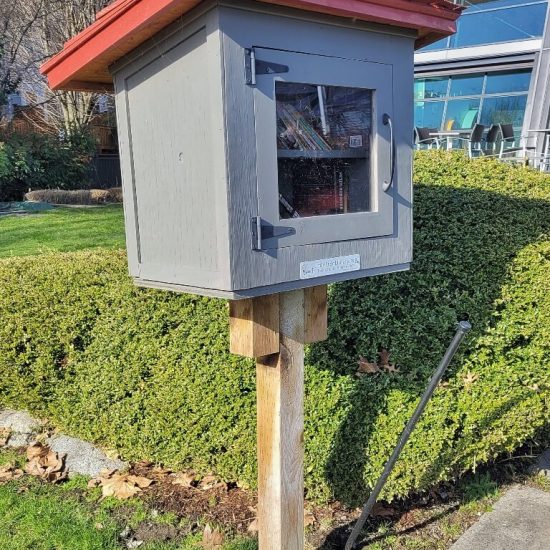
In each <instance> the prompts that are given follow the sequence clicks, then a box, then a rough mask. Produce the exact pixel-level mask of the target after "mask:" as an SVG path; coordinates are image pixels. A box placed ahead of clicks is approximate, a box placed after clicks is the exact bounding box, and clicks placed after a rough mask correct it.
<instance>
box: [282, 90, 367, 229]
mask: <svg viewBox="0 0 550 550" xmlns="http://www.w3.org/2000/svg"><path fill="white" fill-rule="evenodd" d="M275 95H276V99H277V153H278V154H277V156H278V174H279V175H278V177H279V214H280V216H281V218H301V217H310V216H328V215H334V214H346V213H351V212H368V211H369V210H370V209H371V204H370V147H371V130H372V90H366V89H360V88H347V87H341V86H316V85H312V84H300V83H294V82H276V84H275Z"/></svg>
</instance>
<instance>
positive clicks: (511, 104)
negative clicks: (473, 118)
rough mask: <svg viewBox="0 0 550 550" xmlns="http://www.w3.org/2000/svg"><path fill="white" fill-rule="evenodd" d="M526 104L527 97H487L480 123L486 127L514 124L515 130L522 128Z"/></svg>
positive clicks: (484, 101)
mask: <svg viewBox="0 0 550 550" xmlns="http://www.w3.org/2000/svg"><path fill="white" fill-rule="evenodd" d="M526 104H527V96H526V95H515V96H504V97H503V96H500V97H487V98H485V99H484V100H483V109H482V111H481V119H480V123H481V124H485V126H491V124H512V126H514V127H515V128H520V127H521V126H522V124H523V117H524V116H525V105H526Z"/></svg>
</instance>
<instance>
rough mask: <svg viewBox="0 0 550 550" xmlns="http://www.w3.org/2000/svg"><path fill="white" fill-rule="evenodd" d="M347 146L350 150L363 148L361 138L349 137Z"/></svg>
mask: <svg viewBox="0 0 550 550" xmlns="http://www.w3.org/2000/svg"><path fill="white" fill-rule="evenodd" d="M349 146H350V147H352V148H354V149H355V148H356V147H363V136H350V138H349Z"/></svg>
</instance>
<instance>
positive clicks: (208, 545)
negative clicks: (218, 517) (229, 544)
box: [201, 524, 224, 550]
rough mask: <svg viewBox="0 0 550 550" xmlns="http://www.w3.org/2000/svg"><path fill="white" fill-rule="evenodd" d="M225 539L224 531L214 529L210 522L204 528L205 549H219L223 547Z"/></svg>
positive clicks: (203, 540) (203, 541)
mask: <svg viewBox="0 0 550 550" xmlns="http://www.w3.org/2000/svg"><path fill="white" fill-rule="evenodd" d="M223 541H224V536H223V533H221V532H220V531H218V530H217V529H212V527H210V525H209V524H208V525H207V526H206V527H205V528H204V532H203V534H202V544H201V545H202V547H203V548H204V549H205V550H217V549H218V548H221V547H222V544H223Z"/></svg>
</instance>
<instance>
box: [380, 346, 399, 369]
mask: <svg viewBox="0 0 550 550" xmlns="http://www.w3.org/2000/svg"><path fill="white" fill-rule="evenodd" d="M390 355H391V354H390V352H389V351H388V350H387V349H381V350H380V351H379V352H378V356H379V360H378V365H379V366H380V368H382V369H384V370H386V371H388V372H399V370H400V369H398V368H396V366H395V365H394V364H393V363H391V362H390Z"/></svg>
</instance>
